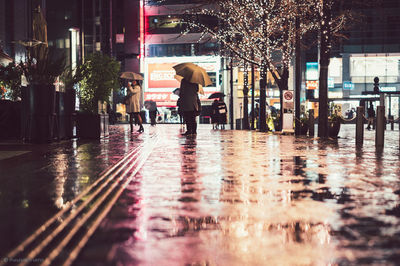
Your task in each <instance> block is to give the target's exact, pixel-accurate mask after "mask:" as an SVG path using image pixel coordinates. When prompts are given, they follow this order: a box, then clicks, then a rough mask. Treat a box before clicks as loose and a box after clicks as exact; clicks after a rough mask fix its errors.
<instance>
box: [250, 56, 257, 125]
mask: <svg viewBox="0 0 400 266" xmlns="http://www.w3.org/2000/svg"><path fill="white" fill-rule="evenodd" d="M251 59H252V60H253V61H254V52H251ZM254 75H255V69H254V64H253V63H251V127H250V128H251V129H252V130H254V120H255V114H254V96H255V95H254V93H255V92H254V91H255V89H256V78H255V76H254Z"/></svg>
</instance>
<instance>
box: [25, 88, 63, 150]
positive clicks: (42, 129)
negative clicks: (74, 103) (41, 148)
mask: <svg viewBox="0 0 400 266" xmlns="http://www.w3.org/2000/svg"><path fill="white" fill-rule="evenodd" d="M55 103H56V93H55V87H54V85H46V84H31V85H29V86H28V87H26V88H23V90H22V138H23V139H24V141H27V142H33V143H45V142H51V141H52V140H53V139H54V136H55V134H54V122H55V118H56V113H55Z"/></svg>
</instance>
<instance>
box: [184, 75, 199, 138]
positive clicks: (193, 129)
mask: <svg viewBox="0 0 400 266" xmlns="http://www.w3.org/2000/svg"><path fill="white" fill-rule="evenodd" d="M198 91H199V85H198V84H195V83H191V82H189V81H187V80H186V79H182V81H181V87H180V91H179V97H180V106H181V109H182V111H183V117H184V119H185V123H186V132H185V133H183V135H196V134H197V122H196V116H197V115H198V112H199V111H200V106H199V96H198V94H197V93H198Z"/></svg>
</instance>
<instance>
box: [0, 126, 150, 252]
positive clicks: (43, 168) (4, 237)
mask: <svg viewBox="0 0 400 266" xmlns="http://www.w3.org/2000/svg"><path fill="white" fill-rule="evenodd" d="M127 130H128V127H127V126H115V127H112V128H111V135H110V137H109V138H107V139H104V140H102V141H85V140H76V139H75V140H66V141H60V142H54V143H51V144H23V143H21V142H20V141H7V142H2V143H0V184H1V185H0V217H1V219H0V236H1V237H0V258H2V257H3V256H4V254H6V252H8V251H9V250H10V249H12V248H14V247H15V246H17V245H18V244H19V243H20V242H21V241H22V240H24V239H25V238H26V237H27V236H28V235H29V234H31V233H32V232H33V231H34V230H35V229H37V228H38V227H40V225H41V224H42V223H44V222H45V221H46V220H47V219H49V218H50V217H51V216H52V215H54V214H55V213H56V212H58V211H59V210H60V209H62V208H63V207H64V206H65V204H66V203H67V202H69V201H71V200H72V199H74V198H75V197H76V196H77V195H78V194H79V193H81V192H82V191H83V190H84V189H85V188H86V187H88V186H89V185H90V184H92V183H93V182H94V181H95V180H96V178H97V177H98V176H99V175H100V174H101V173H102V172H103V171H105V170H106V169H107V168H109V167H111V166H112V165H114V164H115V163H116V162H117V161H119V160H120V159H121V158H122V157H124V156H125V155H126V154H127V153H128V152H129V151H130V150H132V149H133V148H134V147H137V146H138V145H140V144H141V143H142V142H143V141H145V140H146V139H147V138H149V137H150V134H141V135H138V134H134V135H132V136H131V135H130V134H128V131H127Z"/></svg>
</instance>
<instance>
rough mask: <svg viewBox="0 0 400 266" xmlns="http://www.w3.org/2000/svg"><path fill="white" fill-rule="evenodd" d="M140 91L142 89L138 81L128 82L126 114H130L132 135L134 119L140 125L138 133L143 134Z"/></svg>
mask: <svg viewBox="0 0 400 266" xmlns="http://www.w3.org/2000/svg"><path fill="white" fill-rule="evenodd" d="M140 91H141V87H140V84H139V81H138V80H133V81H128V95H130V96H129V98H128V103H127V104H126V112H127V113H128V114H129V125H130V129H131V133H133V118H135V121H136V123H137V124H138V125H139V130H138V132H143V131H144V128H143V124H142V118H141V116H140Z"/></svg>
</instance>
